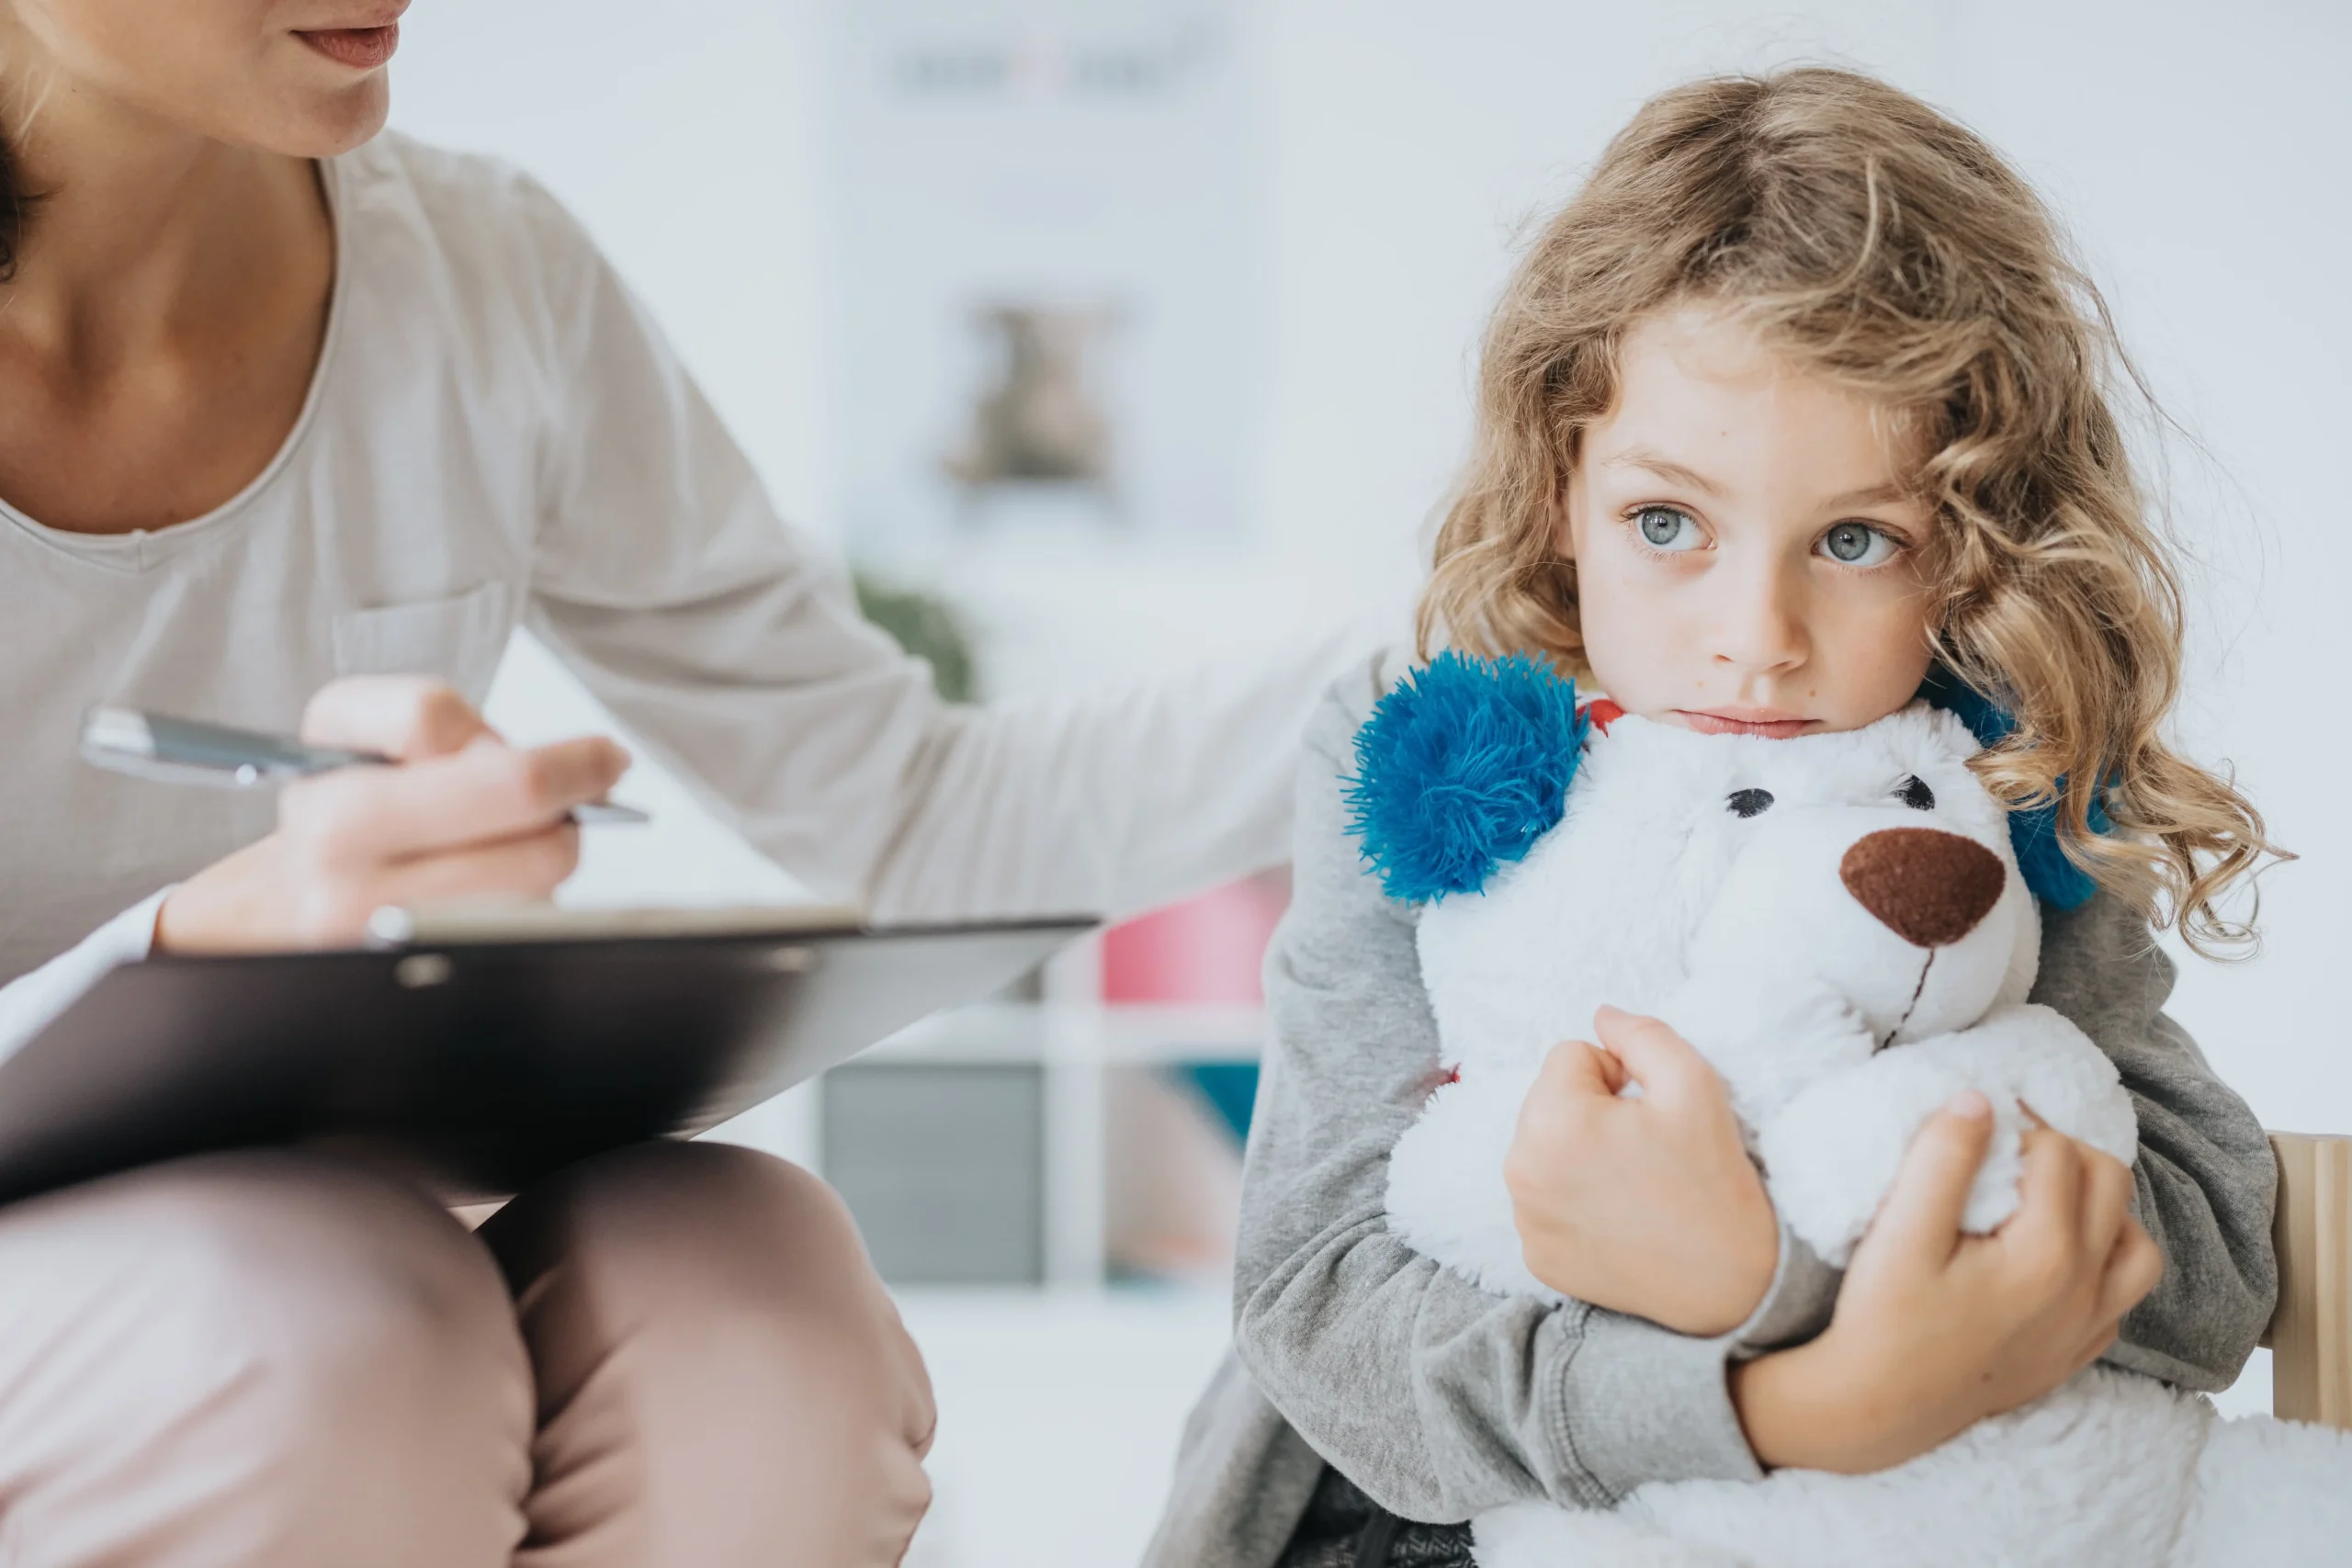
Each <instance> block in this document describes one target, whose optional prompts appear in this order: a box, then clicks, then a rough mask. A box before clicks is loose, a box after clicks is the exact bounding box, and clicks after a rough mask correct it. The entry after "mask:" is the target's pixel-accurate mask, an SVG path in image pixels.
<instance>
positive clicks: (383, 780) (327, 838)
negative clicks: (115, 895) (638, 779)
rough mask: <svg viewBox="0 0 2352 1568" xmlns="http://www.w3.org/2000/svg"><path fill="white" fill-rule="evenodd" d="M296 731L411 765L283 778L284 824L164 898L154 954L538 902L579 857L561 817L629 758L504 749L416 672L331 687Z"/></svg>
mask: <svg viewBox="0 0 2352 1568" xmlns="http://www.w3.org/2000/svg"><path fill="white" fill-rule="evenodd" d="M302 738H303V739H305V740H308V741H310V742H311V743H313V744H316V745H323V746H340V747H347V748H350V749H352V750H367V751H378V752H381V753H383V754H384V755H386V756H388V757H391V758H393V759H395V760H396V761H399V762H401V764H402V765H401V766H400V767H394V768H368V767H360V768H344V769H340V770H338V771H336V772H334V773H322V774H319V775H317V776H315V777H312V778H307V779H300V780H297V781H296V782H294V783H293V784H288V785H287V786H286V791H285V793H284V794H283V795H281V796H280V797H279V799H278V807H277V831H276V832H275V833H272V834H270V835H269V837H267V838H266V839H263V840H260V841H259V842H257V843H254V844H249V845H247V846H246V847H245V848H244V849H242V850H240V851H238V852H236V853H235V854H232V855H231V856H229V857H228V858H227V859H225V860H222V861H220V862H218V863H215V864H213V865H211V866H209V867H207V868H206V869H205V870H203V871H200V872H198V874H196V875H194V876H192V877H190V878H189V879H188V880H187V882H185V883H183V884H181V885H180V886H179V887H178V888H177V889H175V891H174V892H173V893H172V895H171V897H168V898H166V899H165V900H164V907H163V910H162V913H161V914H160V915H159V916H158V917H157V919H156V922H155V945H156V947H157V949H158V950H159V951H164V952H176V953H231V952H256V951H270V950H286V949H293V948H310V947H340V946H349V945H352V944H354V943H356V942H357V941H358V940H359V938H360V936H361V935H362V933H363V932H364V931H365V929H366V926H367V922H368V916H369V915H371V914H373V913H374V912H375V911H376V910H377V909H379V908H383V907H384V906H385V905H388V904H417V903H424V902H429V901H432V900H436V899H443V898H454V897H468V896H474V895H485V894H487V895H511V896H514V897H524V898H544V897H547V896H548V895H549V894H551V893H553V892H554V891H555V889H556V887H557V886H558V885H559V884H560V883H561V882H562V881H563V879H564V878H565V877H567V876H569V875H571V871H572V868H573V866H574V865H576V864H577V863H578V862H579V858H580V830H579V829H578V828H576V827H574V826H573V825H572V824H571V820H570V818H569V816H568V813H569V812H570V811H571V807H575V806H578V805H581V804H582V803H583V802H585V801H591V800H596V799H600V798H602V797H603V795H605V792H606V791H607V790H609V789H611V788H612V787H613V785H614V784H616V783H618V782H619V780H620V777H621V775H622V774H623V773H626V772H628V765H629V755H628V752H627V751H626V750H623V749H622V748H621V747H620V746H618V745H616V744H615V743H614V742H612V741H610V740H605V739H598V738H594V737H591V738H587V739H578V740H564V741H559V742H557V743H556V744H554V745H551V746H540V747H535V748H531V749H528V750H521V749H517V748H515V747H512V746H509V745H507V744H506V743H505V742H504V741H503V740H502V739H499V737H498V736H497V734H496V733H495V732H493V731H492V729H491V728H490V727H489V726H488V725H486V724H484V723H483V722H482V719H481V715H480V714H478V713H476V712H475V711H474V710H473V708H472V707H471V705H469V704H468V703H467V702H466V700H465V699H464V698H463V697H461V696H459V695H458V694H457V693H456V692H453V691H451V690H450V689H449V688H448V687H447V686H444V685H441V684H439V683H437V682H431V681H426V680H424V679H421V678H416V677H411V676H383V675H378V676H360V677H356V678H353V679H350V680H345V681H338V682H334V684H333V685H330V686H328V687H326V688H324V689H323V690H322V691H321V692H320V693H319V694H318V695H317V696H316V697H314V698H313V699H312V700H311V705H310V708H309V710H308V711H307V712H306V713H305V714H304V715H303V717H302Z"/></svg>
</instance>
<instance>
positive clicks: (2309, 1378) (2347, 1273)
mask: <svg viewBox="0 0 2352 1568" xmlns="http://www.w3.org/2000/svg"><path fill="white" fill-rule="evenodd" d="M2270 1146H2271V1148H2272V1149H2273V1150H2275V1151H2277V1153H2278V1213H2277V1214H2276V1216H2275V1217H2274V1218H2273V1220H2272V1221H2271V1235H2272V1237H2273V1239H2274V1240H2275V1241H2276V1243H2277V1244H2278V1312H2277V1313H2276V1314H2274V1315H2273V1316H2272V1318H2271V1320H2270V1332H2269V1333H2268V1334H2267V1335H2265V1336H2264V1337H2263V1341H2262V1342H2263V1343H2264V1344H2266V1345H2267V1346H2269V1347H2270V1377H2271V1393H2270V1408H2271V1410H2272V1411H2273V1412H2274V1413H2275V1414H2277V1415H2278V1416H2281V1417H2284V1418H2286V1419H2290V1420H2295V1421H2324V1422H2325V1423H2327V1424H2328V1425H2329V1426H2331V1427H2352V1137H2336V1136H2328V1135H2314V1134H2308V1133H2273V1134H2270Z"/></svg>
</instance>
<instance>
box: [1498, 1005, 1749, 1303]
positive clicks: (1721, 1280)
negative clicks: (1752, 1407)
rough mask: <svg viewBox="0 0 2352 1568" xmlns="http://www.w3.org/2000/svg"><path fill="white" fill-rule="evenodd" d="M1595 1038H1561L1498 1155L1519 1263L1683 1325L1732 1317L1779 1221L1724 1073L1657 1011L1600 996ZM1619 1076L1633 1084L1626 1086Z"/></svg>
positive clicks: (1577, 1291) (1581, 1292)
mask: <svg viewBox="0 0 2352 1568" xmlns="http://www.w3.org/2000/svg"><path fill="white" fill-rule="evenodd" d="M1593 1024H1594V1028H1595V1032H1597V1033H1598V1034H1599V1035H1600V1045H1598V1046H1594V1045H1588V1044H1585V1043H1582V1042H1580V1041H1572V1042H1570V1043H1567V1044H1566V1045H1562V1046H1559V1047H1558V1048H1557V1049H1555V1050H1554V1051H1553V1053H1552V1054H1551V1055H1550V1056H1548V1057H1546V1058H1545V1060H1544V1067H1543V1071H1542V1072H1541V1074H1539V1075H1538V1077H1537V1078H1536V1080H1535V1085H1534V1087H1533V1088H1532V1089H1529V1090H1528V1093H1527V1100H1526V1101H1525V1103H1524V1104H1523V1105H1522V1106H1521V1109H1520V1113H1519V1128H1518V1131H1517V1133H1516V1134H1514V1136H1513V1137H1512V1139H1511V1145H1510V1152H1509V1153H1508V1154H1507V1155H1506V1156H1504V1159H1503V1177H1504V1179H1505V1181H1506V1182H1507V1183H1508V1185H1509V1186H1510V1197H1511V1213H1512V1217H1513V1219H1514V1221H1515V1222H1516V1224H1517V1225H1518V1228H1519V1238H1520V1245H1521V1250H1522V1252H1523V1254H1524V1256H1525V1258H1526V1260H1527V1267H1528V1271H1529V1272H1531V1273H1532V1274H1533V1275H1534V1276H1535V1277H1536V1278H1537V1279H1538V1280H1542V1281H1544V1283H1545V1284H1547V1285H1549V1286H1551V1287H1552V1288H1553V1289H1554V1290H1555V1291H1558V1292H1561V1293H1563V1294H1565V1295H1570V1296H1574V1297H1576V1298H1577V1299H1578V1300H1579V1301H1587V1302H1590V1303H1593V1304H1594V1305H1596V1306H1604V1307H1608V1308H1611V1310H1613V1311H1617V1312H1623V1313H1631V1314H1635V1315H1637V1316H1641V1317H1646V1318H1648V1319H1649V1320H1650V1321H1651V1322H1653V1323H1658V1324H1663V1325H1665V1326H1667V1327H1668V1328H1672V1329H1675V1330H1678V1331H1679V1332H1681V1333H1684V1334H1698V1335H1714V1334H1723V1333H1726V1332H1728V1331H1730V1330H1731V1329H1734V1328H1736V1327H1737V1326H1739V1325H1740V1324H1741V1323H1743V1322H1745V1321H1746V1320H1747V1316H1748V1314H1750V1313H1752V1312H1754V1311H1755V1310H1756V1306H1757V1303H1759V1302H1760V1301H1762V1300H1763V1297H1764V1292H1765V1291H1766V1289H1767V1288H1769V1287H1770V1284H1771V1282H1772V1271H1773V1269H1775V1268H1776V1267H1777V1266H1778V1264H1779V1261H1780V1246H1781V1230H1780V1224H1779V1222H1778V1220H1776V1219H1775V1218H1774V1216H1773V1213H1772V1201H1771V1200H1770V1198H1769V1197H1767V1196H1766V1195H1765V1191H1764V1183H1763V1180H1762V1179H1760V1178H1759V1177H1758V1175H1757V1173H1756V1167H1755V1165H1754V1164H1753V1163H1752V1162H1751V1161H1750V1160H1749V1159H1748V1157H1747V1148H1746V1146H1745V1145H1743V1144H1742V1143H1741V1142H1740V1135H1739V1121H1738V1118H1737V1117H1736V1116H1735V1115H1734V1114H1733V1113H1732V1109H1731V1100H1730V1098H1729V1097H1728V1096H1727V1095H1726V1094H1725V1093H1724V1085H1723V1080H1722V1079H1721V1078H1720V1077H1717V1076H1716V1075H1715V1070H1714V1068H1713V1067H1712V1066H1709V1065H1708V1064H1707V1061H1706V1059H1705V1058H1704V1057H1702V1056H1701V1055H1699V1053H1698V1052H1697V1051H1695V1050H1693V1049H1691V1045H1690V1044H1689V1043H1688V1042H1686V1041H1684V1040H1683V1038H1682V1037H1681V1036H1680V1035H1679V1034H1677V1033H1675V1032H1674V1031H1672V1030H1671V1029H1668V1027H1667V1026H1666V1025H1665V1024H1663V1023H1660V1022H1659V1021H1657V1020H1656V1019H1654V1018H1637V1017H1635V1016H1634V1015H1633V1014H1631V1013H1626V1012H1620V1011H1619V1010H1616V1009H1615V1008H1603V1009H1601V1010H1600V1013H1599V1014H1598V1015H1596V1016H1595V1018H1594V1019H1593ZM1628 1079H1631V1080H1632V1081H1634V1082H1637V1083H1639V1084H1640V1085H1641V1086H1642V1093H1641V1097H1640V1098H1639V1099H1634V1100H1626V1099H1621V1098H1619V1095H1618V1090H1620V1089H1623V1088H1624V1086H1625V1084H1626V1082H1627V1081H1628Z"/></svg>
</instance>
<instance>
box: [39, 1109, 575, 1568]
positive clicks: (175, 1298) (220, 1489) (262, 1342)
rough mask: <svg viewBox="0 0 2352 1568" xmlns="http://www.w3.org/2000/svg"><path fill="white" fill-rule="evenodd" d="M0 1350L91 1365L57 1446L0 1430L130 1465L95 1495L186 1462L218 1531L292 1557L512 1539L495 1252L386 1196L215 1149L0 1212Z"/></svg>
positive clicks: (503, 1333)
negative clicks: (245, 1532) (369, 1534)
mask: <svg viewBox="0 0 2352 1568" xmlns="http://www.w3.org/2000/svg"><path fill="white" fill-rule="evenodd" d="M20 1334H22V1335H25V1336H27V1337H25V1338H19V1337H18V1336H19V1335H20ZM0 1338H7V1339H11V1340H14V1341H16V1342H17V1345H18V1347H19V1348H29V1346H30V1345H31V1344H40V1345H41V1346H42V1347H44V1349H45V1352H46V1354H48V1355H50V1356H52V1357H54V1358H56V1359H58V1362H59V1363H60V1364H62V1365H67V1366H73V1367H75V1368H79V1369H81V1370H82V1376H81V1380H80V1382H79V1385H78V1387H77V1388H75V1389H74V1391H73V1393H72V1394H71V1396H70V1397H68V1398H65V1399H62V1400H55V1401H50V1402H48V1403H51V1404H56V1405H58V1406H59V1408H58V1409H56V1410H54V1411H52V1412H51V1417H52V1419H51V1422H50V1424H49V1425H48V1427H47V1431H46V1433H45V1435H44V1436H41V1437H37V1438H36V1437H31V1436H30V1435H28V1434H24V1433H22V1432H21V1430H19V1432H18V1433H17V1434H16V1435H15V1436H10V1435H6V1429H7V1428H10V1427H16V1426H17V1423H16V1422H15V1421H14V1420H12V1419H11V1417H10V1415H9V1413H8V1412H6V1410H5V1409H0V1450H5V1449H6V1448H8V1447H10V1446H12V1445H13V1444H16V1443H17V1442H18V1441H19V1440H20V1439H22V1440H28V1441H31V1442H33V1443H34V1445H35V1446H36V1447H42V1446H48V1445H51V1444H54V1445H57V1448H56V1450H55V1451H52V1452H51V1454H50V1455H49V1456H48V1457H49V1458H50V1460H51V1461H52V1462H55V1463H58V1464H60V1465H62V1467H63V1468H67V1469H71V1468H74V1466H76V1465H79V1466H81V1467H83V1468H85V1469H88V1468H90V1467H92V1466H101V1467H102V1466H104V1465H107V1464H112V1465H114V1466H115V1467H116V1468H117V1469H119V1470H120V1471H121V1472H123V1475H122V1477H109V1476H107V1475H104V1474H97V1473H92V1474H90V1475H87V1476H85V1483H87V1484H89V1485H91V1486H93V1487H95V1488H96V1493H97V1494H98V1495H105V1494H106V1493H107V1490H108V1488H109V1487H110V1486H113V1485H115V1484H118V1483H119V1484H134V1483H135V1484H141V1485H158V1486H165V1487H169V1486H171V1485H172V1484H174V1483H173V1481H172V1479H171V1478H172V1476H173V1475H174V1474H175V1473H176V1472H178V1471H180V1470H182V1469H194V1470H195V1471H197V1472H198V1473H201V1474H203V1475H204V1476H206V1477H207V1478H208V1482H207V1483H208V1484H209V1485H211V1486H212V1487H213V1488H214V1489H215V1491H216V1493H217V1495H212V1496H209V1497H207V1498H204V1499H202V1501H203V1505H204V1509H205V1512H206V1517H209V1518H213V1519H219V1520H235V1521H237V1524H236V1528H238V1529H250V1530H255V1531H258V1532H259V1536H258V1537H257V1539H271V1540H280V1541H283V1542H287V1543H289V1544H288V1550H293V1549H294V1544H295V1543H306V1542H307V1543H312V1544H316V1543H321V1542H325V1541H329V1540H348V1539H350V1538H351V1536H352V1535H353V1533H354V1532H355V1531H356V1530H358V1529H362V1528H363V1527H364V1524H365V1523H367V1522H375V1523H379V1524H380V1525H381V1526H383V1527H386V1528H392V1527H395V1526H396V1527H397V1529H398V1530H399V1532H400V1536H399V1537H397V1538H395V1539H394V1540H392V1541H390V1542H388V1545H387V1548H386V1551H385V1553H384V1554H383V1555H382V1557H381V1558H380V1560H381V1561H384V1562H413V1561H420V1560H422V1559H420V1558H418V1557H417V1556H415V1555H413V1554H407V1553H405V1552H404V1551H402V1550H401V1546H402V1544H403V1543H404V1544H407V1545H413V1546H414V1547H416V1548H417V1549H419V1550H420V1551H425V1552H426V1553H427V1554H428V1555H429V1554H430V1553H432V1552H435V1551H438V1552H441V1553H443V1554H444V1555H445V1558H446V1560H448V1561H466V1560H472V1561H481V1562H490V1561H502V1562H503V1557H494V1556H492V1555H491V1553H492V1551H493V1550H494V1549H496V1548H498V1546H499V1543H500V1542H501V1541H502V1540H503V1541H504V1542H505V1543H506V1544H507V1545H509V1546H511V1542H512V1539H513V1536H514V1534H515V1533H516V1532H517V1531H518V1530H519V1519H520V1515H519V1511H518V1505H519V1501H520V1498H521V1496H522V1495H523V1493H524V1491H525V1489H526V1486H527V1484H528V1479H529V1471H528V1453H529V1446H528V1445H529V1438H530V1393H529V1370H528V1364H527V1362H526V1359H525V1358H524V1356H523V1353H522V1348H521V1343H520V1339H519V1337H518V1335H517V1334H516V1331H515V1325H514V1315H513V1311H512V1308H511V1306H510V1305H509V1303H507V1300H506V1296H505V1292H504V1289H503V1284H502V1282H501V1281H500V1280H499V1278H498V1275H497V1271H496V1269H495V1268H494V1266H493V1265H492V1263H491V1261H490V1259H489V1258H488V1256H487V1254H486V1253H485V1252H484V1251H483V1249H482V1248H481V1247H480V1246H479V1245H477V1244H476V1243H474V1242H473V1241H472V1239H471V1238H470V1237H469V1236H468V1235H466V1234H465V1232H464V1231H463V1230H462V1228H460V1227H458V1225H457V1224H455V1223H454V1222H452V1221H450V1220H449V1219H448V1217H447V1215H446V1214H444V1213H440V1212H439V1211H438V1210H437V1209H436V1208H435V1206H434V1205H433V1204H432V1203H431V1202H430V1201H427V1200H426V1199H425V1198H424V1197H423V1196H422V1195H420V1194H417V1193H415V1192H413V1191H410V1190H407V1189H405V1188H403V1187H401V1186H399V1185H396V1184H394V1183H391V1182H390V1181H386V1180H383V1179H378V1178H375V1177H372V1176H369V1175H367V1174H364V1173H362V1172H360V1171H358V1170H356V1169H353V1168H348V1167H346V1166H344V1165H341V1164H339V1163H336V1162H333V1161H328V1160H321V1159H312V1158H307V1157H303V1156H293V1155H275V1154H252V1155H238V1156H215V1157H208V1158H202V1159H194V1160H187V1161H181V1162H177V1163H175V1164H172V1165H168V1166H163V1167H157V1168H153V1169H150V1170H146V1171H141V1172H138V1173H134V1174H132V1175H130V1176H127V1177H122V1178H117V1179H112V1180H108V1181H104V1182H97V1183H93V1184H91V1185H89V1186H87V1187H84V1188H78V1189H74V1190H68V1191H65V1192H62V1193H58V1194H54V1195H52V1196H51V1197H49V1198H46V1199H42V1200H39V1201H35V1202H32V1203H28V1204H22V1205H18V1206H17V1207H15V1208H12V1209H9V1210H7V1211H6V1212H0ZM26 1414H28V1415H29V1413H26ZM77 1449H78V1450H80V1451H79V1452H76V1451H73V1450H77ZM17 1451H19V1452H23V1451H27V1450H24V1449H22V1448H18V1450H17ZM0 1462H5V1461H0ZM419 1496H426V1497H432V1498H435V1506H432V1507H428V1508H424V1509H420V1508H419V1507H418V1505H417V1499H418V1497H419ZM191 1499H192V1501H193V1500H194V1499H193V1495H191ZM223 1528H226V1527H225V1526H224V1527H223ZM268 1560H269V1561H273V1562H274V1561H277V1558H275V1557H272V1558H270V1559H268Z"/></svg>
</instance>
